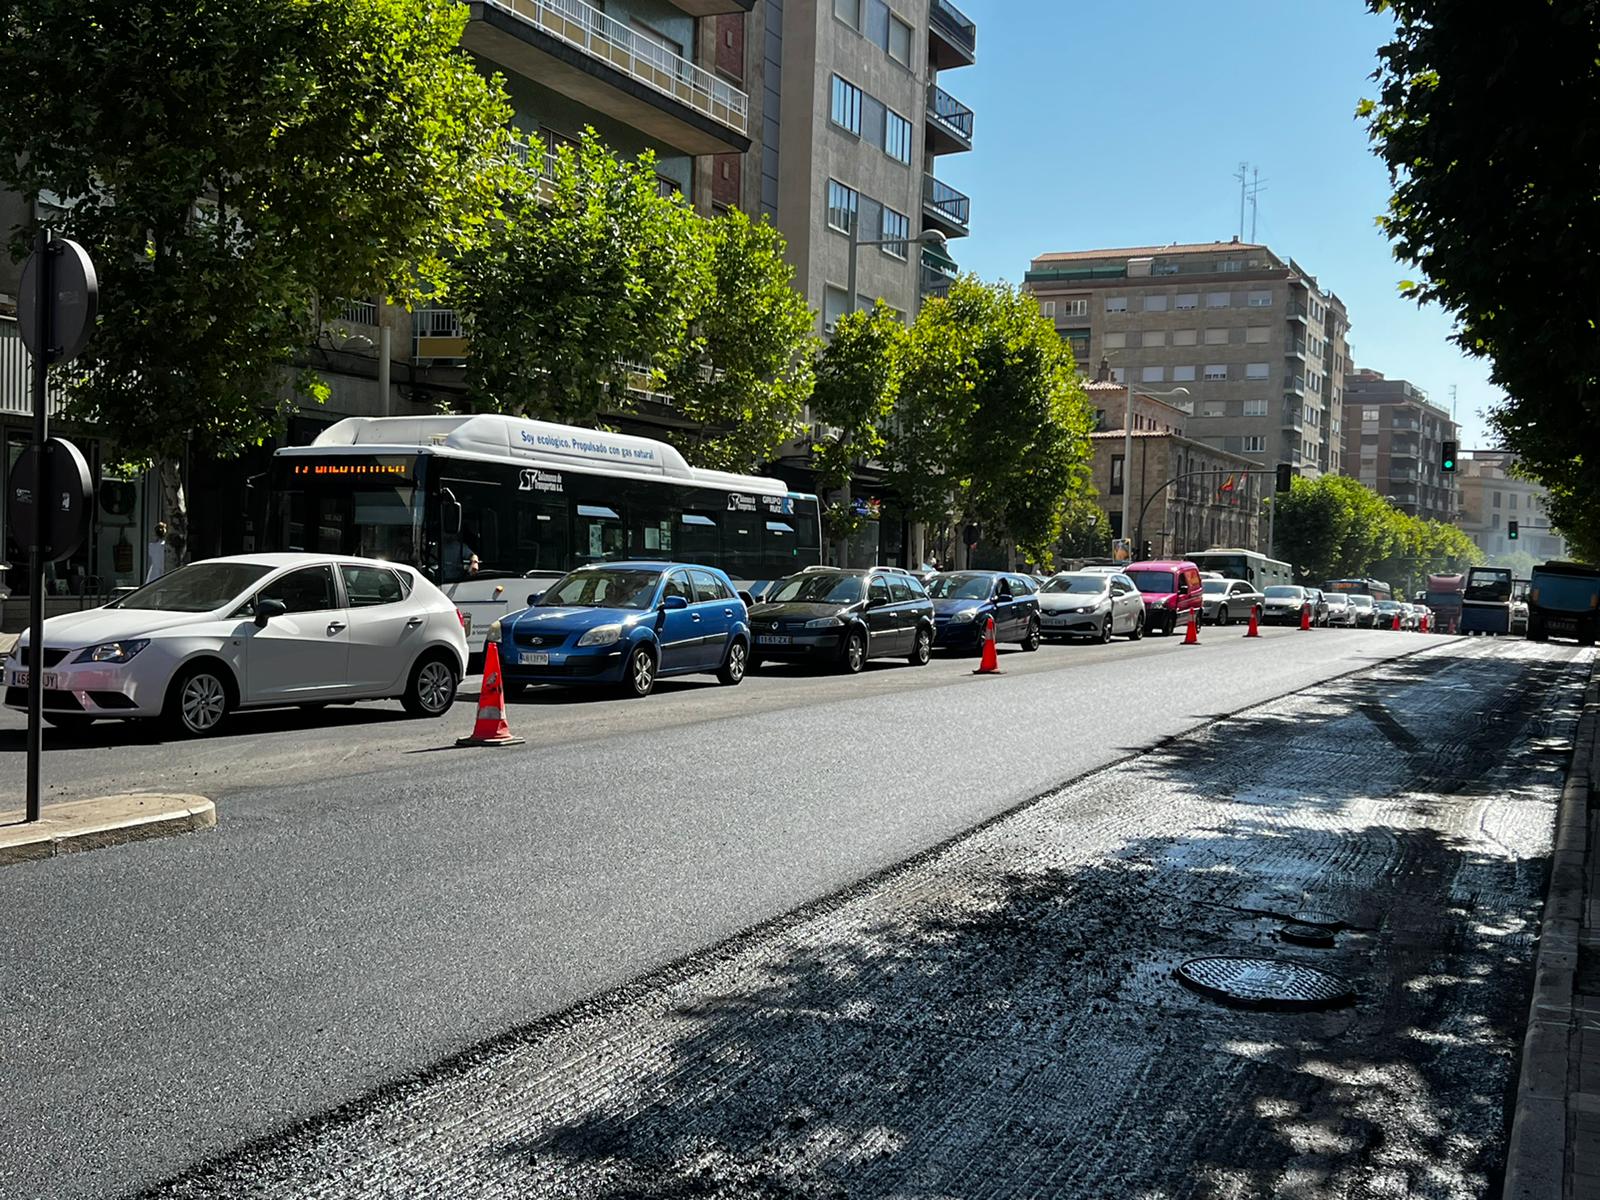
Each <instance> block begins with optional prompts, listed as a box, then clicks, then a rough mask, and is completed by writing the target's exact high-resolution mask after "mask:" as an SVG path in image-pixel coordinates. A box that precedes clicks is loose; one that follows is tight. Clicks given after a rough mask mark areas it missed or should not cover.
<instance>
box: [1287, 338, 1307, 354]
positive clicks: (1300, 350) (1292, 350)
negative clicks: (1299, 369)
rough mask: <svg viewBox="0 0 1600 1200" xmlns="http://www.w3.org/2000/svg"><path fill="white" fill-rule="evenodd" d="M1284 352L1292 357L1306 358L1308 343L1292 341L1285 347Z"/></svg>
mask: <svg viewBox="0 0 1600 1200" xmlns="http://www.w3.org/2000/svg"><path fill="white" fill-rule="evenodd" d="M1283 352H1284V354H1285V355H1286V356H1288V357H1291V358H1304V357H1305V356H1306V344H1305V343H1304V342H1302V341H1298V340H1296V341H1291V342H1290V343H1289V344H1288V345H1286V346H1285V347H1284V348H1283Z"/></svg>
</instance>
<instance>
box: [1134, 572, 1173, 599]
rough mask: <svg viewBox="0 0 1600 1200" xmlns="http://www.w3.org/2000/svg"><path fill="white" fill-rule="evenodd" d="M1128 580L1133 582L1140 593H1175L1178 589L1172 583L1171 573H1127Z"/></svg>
mask: <svg viewBox="0 0 1600 1200" xmlns="http://www.w3.org/2000/svg"><path fill="white" fill-rule="evenodd" d="M1127 575H1128V578H1129V579H1131V580H1133V586H1134V587H1136V588H1138V589H1139V590H1140V591H1141V592H1155V593H1157V594H1158V595H1159V594H1161V593H1163V592H1175V591H1177V590H1178V587H1177V585H1176V584H1175V583H1173V582H1172V572H1171V571H1129V572H1128V573H1127Z"/></svg>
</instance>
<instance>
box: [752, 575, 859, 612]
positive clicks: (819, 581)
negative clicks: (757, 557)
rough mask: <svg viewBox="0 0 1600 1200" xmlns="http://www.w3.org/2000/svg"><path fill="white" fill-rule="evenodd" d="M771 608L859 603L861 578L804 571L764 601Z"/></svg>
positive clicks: (791, 577)
mask: <svg viewBox="0 0 1600 1200" xmlns="http://www.w3.org/2000/svg"><path fill="white" fill-rule="evenodd" d="M767 599H768V600H770V601H771V602H772V603H774V604H787V603H789V602H790V601H791V600H799V601H802V602H804V603H808V604H855V603H856V602H857V601H859V600H860V599H861V576H859V575H847V574H845V573H844V572H843V571H807V572H806V573H805V574H803V575H791V576H790V577H789V578H788V579H785V580H784V581H783V582H782V583H781V584H779V585H778V590H777V591H775V592H773V593H772V595H770V596H768V597H767Z"/></svg>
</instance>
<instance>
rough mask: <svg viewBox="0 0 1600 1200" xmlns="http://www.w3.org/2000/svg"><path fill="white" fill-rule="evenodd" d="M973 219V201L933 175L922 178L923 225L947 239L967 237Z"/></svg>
mask: <svg viewBox="0 0 1600 1200" xmlns="http://www.w3.org/2000/svg"><path fill="white" fill-rule="evenodd" d="M971 219H972V200H971V199H970V198H969V197H967V196H966V195H964V194H962V193H961V192H958V191H956V189H955V188H953V187H951V186H950V185H949V184H948V183H941V182H939V180H937V179H935V178H934V177H933V176H932V175H924V176H923V177H922V223H923V227H924V228H930V227H931V228H933V229H937V230H938V231H939V232H940V233H942V234H944V235H945V237H966V236H967V233H968V229H967V225H968V223H969V222H970V221H971Z"/></svg>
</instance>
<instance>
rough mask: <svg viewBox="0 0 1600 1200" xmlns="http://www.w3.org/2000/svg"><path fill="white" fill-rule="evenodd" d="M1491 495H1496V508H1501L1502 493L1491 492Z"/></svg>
mask: <svg viewBox="0 0 1600 1200" xmlns="http://www.w3.org/2000/svg"><path fill="white" fill-rule="evenodd" d="M1490 495H1492V496H1493V497H1494V506H1495V507H1496V508H1499V507H1500V493H1499V492H1491V493H1490Z"/></svg>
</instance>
